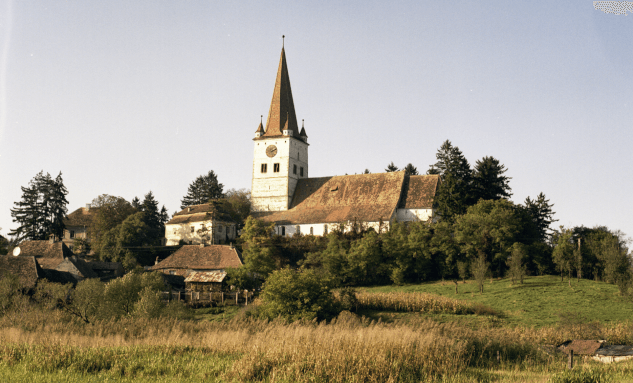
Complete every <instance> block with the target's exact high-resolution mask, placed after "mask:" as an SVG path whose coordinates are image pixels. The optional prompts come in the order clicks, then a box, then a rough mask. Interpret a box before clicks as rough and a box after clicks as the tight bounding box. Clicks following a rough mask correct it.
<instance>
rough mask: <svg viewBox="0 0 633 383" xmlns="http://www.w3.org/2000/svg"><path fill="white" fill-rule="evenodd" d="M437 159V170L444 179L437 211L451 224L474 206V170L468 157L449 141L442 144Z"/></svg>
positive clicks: (437, 199) (439, 193) (439, 191)
mask: <svg viewBox="0 0 633 383" xmlns="http://www.w3.org/2000/svg"><path fill="white" fill-rule="evenodd" d="M435 157H436V158H437V162H436V163H435V168H437V169H438V170H439V172H440V176H441V177H442V183H441V184H440V188H439V190H438V193H437V197H436V203H437V209H438V212H439V214H440V215H441V217H442V218H443V219H445V220H447V221H449V222H451V221H453V220H454V218H455V217H456V216H458V215H461V214H464V213H466V209H468V206H470V205H472V204H473V196H472V191H471V187H472V186H471V184H472V170H471V169H470V164H469V163H468V160H466V157H464V155H463V154H462V152H461V151H460V150H459V148H458V147H457V146H453V144H451V142H450V141H449V140H446V141H445V142H444V143H443V144H442V146H441V147H440V148H439V149H438V151H437V154H436V155H435Z"/></svg>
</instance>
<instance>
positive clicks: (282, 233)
mask: <svg viewBox="0 0 633 383" xmlns="http://www.w3.org/2000/svg"><path fill="white" fill-rule="evenodd" d="M281 235H282V236H284V235H286V227H285V226H282V227H281Z"/></svg>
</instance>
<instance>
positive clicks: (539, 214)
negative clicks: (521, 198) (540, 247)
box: [525, 192, 558, 242]
mask: <svg viewBox="0 0 633 383" xmlns="http://www.w3.org/2000/svg"><path fill="white" fill-rule="evenodd" d="M553 206H554V204H550V203H549V200H548V199H545V194H543V193H542V192H541V193H539V195H538V196H537V197H536V200H532V199H530V197H527V198H526V199H525V210H526V211H527V213H528V214H529V215H530V217H531V218H532V221H533V222H534V224H535V225H536V229H537V231H538V236H539V239H540V241H541V242H545V240H546V239H547V238H549V236H550V228H549V227H550V225H551V224H552V223H554V222H556V221H558V220H557V219H553V217H554V214H556V213H555V212H553V211H552V207H553Z"/></svg>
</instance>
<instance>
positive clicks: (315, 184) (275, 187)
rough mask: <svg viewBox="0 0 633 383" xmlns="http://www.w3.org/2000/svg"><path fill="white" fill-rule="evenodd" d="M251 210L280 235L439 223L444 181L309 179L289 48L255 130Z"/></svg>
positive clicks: (389, 176)
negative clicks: (349, 227)
mask: <svg viewBox="0 0 633 383" xmlns="http://www.w3.org/2000/svg"><path fill="white" fill-rule="evenodd" d="M253 141H254V156H253V157H254V160H253V178H252V187H251V212H252V214H253V215H254V216H255V217H257V218H260V219H262V220H264V221H267V222H274V223H275V227H276V228H275V230H276V233H277V234H280V235H294V234H297V233H301V234H313V235H324V234H327V233H328V231H329V230H332V229H334V228H339V227H341V224H350V223H354V222H356V223H363V224H365V225H367V226H369V227H374V228H375V229H377V230H381V229H387V228H388V227H389V225H390V224H391V223H392V222H394V221H395V220H397V221H423V222H431V221H433V220H435V219H437V215H436V214H435V210H434V201H435V194H436V192H437V188H438V186H439V182H440V178H439V176H437V175H409V174H407V173H405V172H404V171H400V172H391V173H378V174H359V175H345V176H333V177H319V178H309V177H308V176H309V172H308V170H309V167H308V147H309V144H308V136H307V134H306V131H305V125H304V124H302V128H301V131H299V128H298V124H297V117H296V112H295V107H294V101H293V98H292V90H291V87H290V76H289V73H288V65H287V62H286V54H285V50H284V48H283V47H282V49H281V58H280V60H279V67H278V70H277V78H276V80H275V87H274V91H273V97H272V101H271V104H270V110H269V112H268V118H267V120H266V127H265V128H264V125H263V121H262V122H260V124H259V126H258V127H257V130H256V131H255V137H254V138H253Z"/></svg>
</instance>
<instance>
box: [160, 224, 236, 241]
mask: <svg viewBox="0 0 633 383" xmlns="http://www.w3.org/2000/svg"><path fill="white" fill-rule="evenodd" d="M204 226H206V228H207V230H208V232H207V233H208V235H209V236H210V235H211V228H212V226H211V222H210V221H203V222H194V223H187V224H176V225H165V238H166V239H167V241H166V242H167V243H166V245H167V246H175V245H178V244H179V243H180V240H183V241H184V242H185V243H191V244H197V243H202V238H201V237H200V235H199V234H198V230H200V229H202V228H203V227H204ZM192 227H193V233H192V232H191V228H192ZM226 230H228V238H229V240H231V241H232V240H235V237H236V233H235V231H236V228H235V226H234V225H231V226H225V225H217V226H216V229H215V232H214V237H215V241H214V243H216V244H219V243H222V242H223V241H224V240H225V239H226V237H227V232H226Z"/></svg>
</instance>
